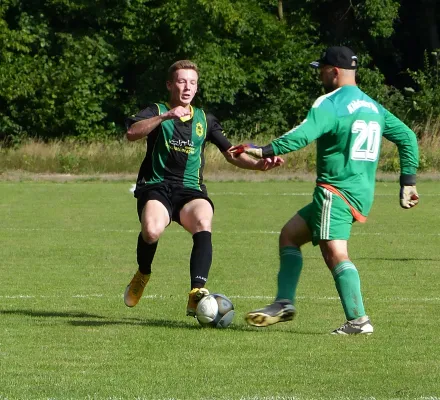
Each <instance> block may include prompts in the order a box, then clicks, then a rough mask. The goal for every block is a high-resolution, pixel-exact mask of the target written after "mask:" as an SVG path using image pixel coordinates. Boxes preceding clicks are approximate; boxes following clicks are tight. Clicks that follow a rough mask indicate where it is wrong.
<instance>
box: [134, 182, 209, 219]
mask: <svg viewBox="0 0 440 400" xmlns="http://www.w3.org/2000/svg"><path fill="white" fill-rule="evenodd" d="M135 196H136V198H137V212H138V217H139V221H141V217H142V210H143V209H144V206H145V204H146V203H147V201H148V200H157V201H160V202H161V203H162V204H163V205H164V206H165V208H166V209H167V210H168V214H169V216H170V220H171V221H175V222H177V223H178V224H179V225H181V223H180V210H181V209H182V208H183V206H184V205H185V204H187V203H189V202H190V201H191V200H194V199H205V200H207V201H208V202H209V204H211V207H212V211H214V203H213V202H212V200H211V199H210V198H209V197H208V192H207V191H206V188H205V187H204V186H203V187H202V191H200V190H195V189H188V188H184V187H183V186H179V185H173V184H169V183H158V184H153V185H147V186H146V187H143V188H142V191H140V193H136V194H135Z"/></svg>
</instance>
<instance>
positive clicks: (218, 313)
mask: <svg viewBox="0 0 440 400" xmlns="http://www.w3.org/2000/svg"><path fill="white" fill-rule="evenodd" d="M234 315H235V311H234V305H233V304H232V301H231V300H229V299H228V298H227V297H226V296H225V295H224V294H219V293H211V294H209V295H207V296H205V297H203V298H202V299H201V300H200V301H199V304H197V309H196V317H197V321H199V324H200V325H202V326H203V327H205V328H206V327H210V328H227V327H228V326H229V325H230V324H231V322H232V319H233V318H234Z"/></svg>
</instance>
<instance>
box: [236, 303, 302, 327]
mask: <svg viewBox="0 0 440 400" xmlns="http://www.w3.org/2000/svg"><path fill="white" fill-rule="evenodd" d="M295 313H296V310H295V307H294V306H293V305H292V303H290V302H289V301H275V302H274V303H272V304H269V305H267V306H266V307H264V308H260V309H258V310H254V311H250V312H248V313H247V314H246V316H245V317H244V319H245V320H246V322H247V323H248V324H249V325H252V326H258V327H263V326H269V325H273V324H276V323H277V322H285V321H291V320H292V319H293V317H294V316H295Z"/></svg>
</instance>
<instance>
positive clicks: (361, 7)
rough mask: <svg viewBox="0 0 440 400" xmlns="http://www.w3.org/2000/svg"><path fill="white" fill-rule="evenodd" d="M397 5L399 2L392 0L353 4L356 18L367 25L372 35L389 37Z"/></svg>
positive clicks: (391, 32) (372, 0) (373, 0)
mask: <svg viewBox="0 0 440 400" xmlns="http://www.w3.org/2000/svg"><path fill="white" fill-rule="evenodd" d="M399 6H400V2H399V1H394V0H366V1H361V2H359V3H358V4H357V5H356V6H355V15H356V19H357V20H358V21H359V22H361V23H362V24H363V25H364V26H365V27H367V29H368V33H369V34H370V35H371V36H372V37H374V38H377V37H390V36H391V35H392V34H393V33H394V27H393V24H394V21H395V20H396V18H397V17H398V11H399Z"/></svg>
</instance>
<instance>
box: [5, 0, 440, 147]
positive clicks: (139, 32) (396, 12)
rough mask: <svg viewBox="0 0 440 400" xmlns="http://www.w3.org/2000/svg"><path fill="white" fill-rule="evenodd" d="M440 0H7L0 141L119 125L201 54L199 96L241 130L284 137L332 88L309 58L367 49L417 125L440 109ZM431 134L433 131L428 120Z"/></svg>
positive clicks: (391, 96) (388, 99) (95, 133)
mask: <svg viewBox="0 0 440 400" xmlns="http://www.w3.org/2000/svg"><path fill="white" fill-rule="evenodd" d="M439 21H440V6H439V5H437V2H436V0H420V1H417V2H414V1H410V0H402V1H394V0H366V1H365V0H364V1H361V0H325V1H322V0H296V1H288V0H235V1H234V0H191V1H190V0H2V1H1V3H0V139H3V143H17V142H20V141H21V140H22V139H23V138H29V137H31V138H34V137H35V138H41V139H44V140H46V139H52V138H63V137H77V138H79V139H85V140H91V139H92V140H93V139H105V138H108V137H118V136H120V135H121V134H122V132H123V131H124V129H125V128H124V121H125V118H126V117H127V116H128V115H130V114H133V113H135V112H137V111H138V110H139V109H141V108H143V107H145V105H147V104H149V103H151V102H157V101H160V100H165V99H166V97H167V92H166V88H165V80H166V72H167V69H168V67H169V65H171V64H172V63H173V62H174V61H176V60H178V59H191V60H193V61H195V62H196V63H197V64H198V66H199V69H200V71H201V74H200V82H199V86H200V87H199V94H198V96H197V105H199V106H203V107H204V108H205V109H207V110H210V111H212V112H213V113H214V114H215V115H216V116H217V117H218V118H219V119H220V120H221V121H222V124H223V126H224V128H225V130H226V131H227V132H228V133H229V134H231V135H237V136H240V137H243V138H246V137H249V138H252V137H255V136H256V135H260V134H264V135H275V136H278V135H280V134H282V133H283V132H285V131H286V130H288V129H290V128H291V127H292V126H293V125H295V124H297V123H299V122H300V121H301V120H302V119H303V118H304V116H305V113H306V111H307V109H308V108H309V107H310V105H311V104H312V101H313V100H314V99H315V98H316V97H317V96H319V95H320V94H322V89H321V88H320V85H319V82H318V80H317V75H316V71H314V70H313V69H311V68H309V67H308V64H309V62H310V61H312V60H314V59H316V58H317V57H319V55H320V54H321V53H322V50H323V49H324V48H325V47H327V46H329V45H347V46H349V47H351V48H352V49H353V50H355V52H356V53H357V54H358V57H359V59H360V65H361V68H360V70H359V72H358V81H359V85H360V86H361V88H362V89H363V90H365V91H366V92H367V93H368V94H369V95H371V96H372V97H374V98H376V99H377V100H378V101H380V102H381V103H383V104H384V105H385V106H386V107H388V108H389V109H390V110H391V111H392V112H394V113H395V114H396V115H398V116H399V117H400V118H402V119H403V120H405V121H406V122H407V123H409V124H411V123H414V122H418V123H421V124H423V122H425V121H428V120H430V119H433V118H434V119H438V118H440V117H439V116H440V106H439V104H440V83H439V76H440V36H439V28H438V25H439ZM419 134H420V135H428V134H429V132H419Z"/></svg>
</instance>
